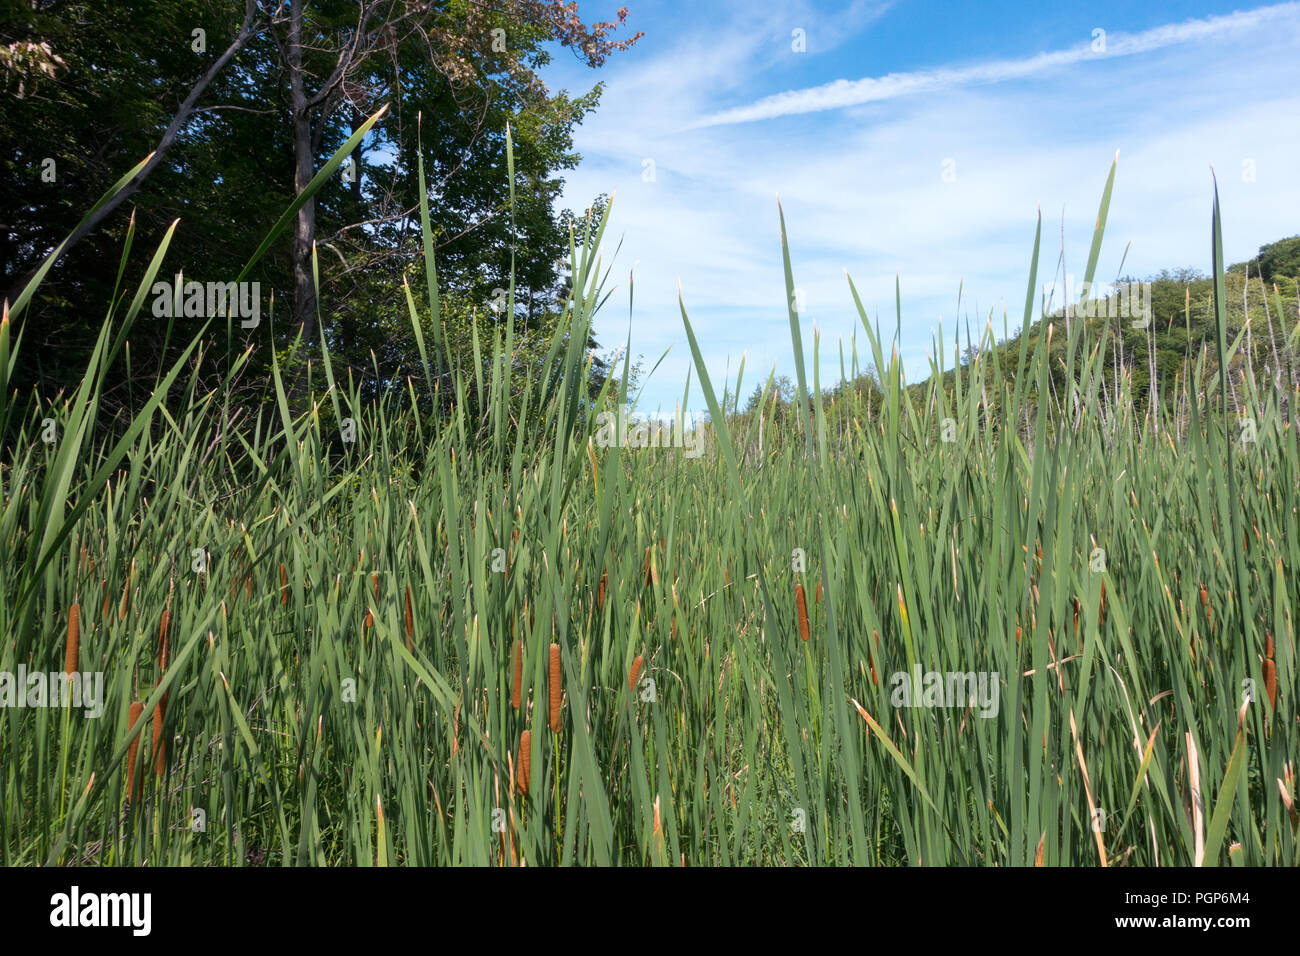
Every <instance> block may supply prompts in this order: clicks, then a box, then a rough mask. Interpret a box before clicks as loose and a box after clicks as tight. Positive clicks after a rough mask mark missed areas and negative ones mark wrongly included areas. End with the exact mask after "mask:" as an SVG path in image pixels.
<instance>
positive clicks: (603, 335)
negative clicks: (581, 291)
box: [566, 4, 1300, 409]
mask: <svg viewBox="0 0 1300 956" xmlns="http://www.w3.org/2000/svg"><path fill="white" fill-rule="evenodd" d="M1298 10H1300V4H1289V5H1286V6H1283V7H1269V8H1264V10H1262V11H1252V12H1249V13H1245V14H1233V15H1232V16H1231V17H1221V18H1215V19H1212V20H1206V21H1194V22H1193V24H1177V25H1174V26H1171V27H1163V28H1159V29H1157V30H1148V31H1145V32H1143V33H1135V34H1132V35H1131V36H1128V37H1125V36H1120V35H1118V34H1115V33H1112V34H1111V35H1110V36H1109V37H1108V44H1107V45H1108V52H1112V55H1110V56H1108V57H1107V58H1106V59H1107V62H1106V64H1105V66H1104V68H1101V69H1085V68H1083V67H1082V66H1080V65H1076V66H1075V67H1074V68H1066V69H1056V70H1046V69H1040V70H1038V71H1037V72H1031V73H1029V74H1026V76H1030V77H1032V82H1025V81H1023V80H1021V81H1012V82H1006V83H1002V84H990V83H988V82H975V81H969V82H965V83H957V84H955V85H950V86H947V87H944V88H943V89H944V93H943V95H918V96H914V97H907V98H899V99H894V100H877V101H873V102H866V103H861V104H859V105H856V106H853V107H850V108H847V109H841V110H838V111H835V112H826V111H819V112H815V113H810V114H802V113H800V114H791V115H782V116H781V117H780V118H779V119H778V120H777V121H776V122H771V123H752V124H734V123H728V124H722V125H711V126H710V125H703V124H700V123H698V122H697V123H692V122H691V118H692V117H701V116H705V115H706V114H709V113H710V111H712V110H716V105H717V100H718V98H719V97H721V96H730V95H731V94H732V93H734V92H735V91H736V90H740V89H743V88H744V87H745V86H746V85H749V84H752V83H753V81H754V79H755V74H756V72H757V70H758V68H757V67H754V66H751V65H750V64H751V63H754V62H761V61H763V58H764V57H766V56H767V55H768V51H769V48H770V45H771V37H772V36H773V35H775V34H774V30H775V29H776V27H774V25H773V22H764V23H761V24H756V25H754V26H753V28H752V29H751V30H735V31H724V32H726V33H727V36H728V40H727V42H726V43H725V44H720V45H718V46H717V47H716V50H714V53H715V54H716V57H715V58H714V59H709V58H708V57H707V56H703V55H702V54H703V53H704V52H707V50H708V49H709V48H708V45H707V44H704V45H703V46H702V41H701V40H700V38H699V37H698V36H697V35H695V34H692V33H691V32H690V30H689V28H688V29H685V30H684V31H683V34H682V38H681V40H680V41H679V42H678V44H677V46H676V47H675V48H674V49H672V50H669V51H667V52H666V53H664V54H663V55H662V56H660V57H658V58H656V59H654V60H652V61H650V62H649V63H646V64H644V65H641V66H638V67H637V68H636V69H634V70H628V71H625V72H622V73H620V72H614V73H611V76H610V82H609V85H608V87H607V90H606V93H605V96H604V98H603V100H602V105H601V109H600V110H599V111H597V113H596V114H594V115H593V117H592V118H591V120H589V121H588V122H587V123H585V124H584V125H583V126H582V127H581V128H580V129H579V130H578V142H577V146H578V149H579V150H580V151H581V152H582V153H583V154H584V156H585V160H584V162H583V164H582V166H581V167H580V168H579V169H577V170H574V171H572V172H571V173H569V174H568V175H567V177H566V179H567V187H566V201H567V204H568V205H569V206H571V207H572V208H582V207H583V205H585V204H586V203H587V202H589V201H590V198H591V197H592V196H594V195H595V194H596V193H598V192H608V191H610V190H611V189H616V190H617V192H616V196H615V201H614V207H613V215H612V221H611V224H610V227H609V230H608V232H607V249H608V250H610V251H612V250H613V248H614V246H615V245H616V244H617V243H618V241H619V239H620V238H622V239H623V240H624V244H623V248H622V250H621V252H620V253H619V262H618V263H616V264H615V268H614V269H613V271H612V272H611V277H612V281H614V282H616V283H617V284H618V285H619V286H620V289H619V291H618V292H617V293H616V294H615V295H614V296H613V297H612V298H611V299H610V300H609V303H608V304H607V305H606V308H605V310H604V311H602V313H601V315H600V316H599V317H598V319H597V326H596V334H597V338H598V339H599V340H600V341H601V342H602V344H604V345H606V346H608V347H621V346H622V345H623V343H624V340H625V338H626V335H627V329H628V311H627V308H628V307H627V292H626V277H627V273H628V269H629V268H630V267H631V266H632V264H633V263H634V262H635V263H636V270H635V274H636V303H635V309H634V312H633V316H632V320H631V321H632V348H633V352H634V354H642V355H644V356H646V358H647V366H648V365H652V364H653V363H654V362H655V361H656V360H657V359H658V358H659V356H660V354H661V353H662V352H663V351H664V350H665V349H667V348H669V347H670V346H671V347H672V350H671V352H670V353H669V355H668V358H666V359H665V360H664V362H663V364H662V365H661V366H660V368H659V370H658V372H657V373H656V374H655V376H654V380H653V381H652V382H651V383H649V385H648V387H647V389H646V397H645V402H644V404H645V405H647V406H648V407H649V408H651V409H653V408H654V407H655V406H661V407H663V408H667V409H671V408H672V407H673V405H674V404H675V403H676V402H678V401H680V399H681V394H682V388H683V385H684V383H685V380H686V375H687V372H688V370H690V369H691V367H692V362H691V356H690V351H689V348H688V346H687V343H686V338H685V335H684V333H683V329H682V322H681V315H680V312H679V310H678V306H677V281H678V279H679V278H680V280H681V282H682V286H683V290H684V296H685V302H686V307H687V311H688V314H689V315H690V318H691V322H692V325H693V328H694V330H695V334H696V336H697V337H698V339H699V341H700V345H701V348H702V350H703V352H704V356H705V359H706V362H707V365H708V368H709V370H710V374H711V375H712V376H713V381H714V385H715V387H716V388H717V389H718V390H719V392H720V391H721V390H722V388H723V384H722V381H723V375H724V373H727V377H728V379H729V380H730V381H731V382H733V383H734V377H735V372H736V369H737V367H738V364H739V360H740V356H741V355H742V353H747V356H748V361H747V364H746V382H745V385H744V391H745V392H748V391H750V390H751V388H752V386H753V384H754V383H755V382H756V381H757V380H758V379H760V378H765V377H766V375H767V373H768V371H769V370H770V368H771V366H772V363H773V362H774V361H775V362H776V363H777V365H778V369H777V371H778V374H789V375H791V376H793V363H792V360H791V346H790V330H789V322H788V317H787V315H786V311H785V286H784V280H783V274H782V266H781V244H780V234H779V229H778V223H777V215H776V199H775V196H776V194H777V193H778V192H779V193H780V196H781V200H782V203H783V205H784V209H785V215H786V223H787V227H788V230H789V235H790V248H791V252H792V258H793V267H794V275H795V280H796V284H797V285H798V286H799V287H800V288H801V289H802V290H803V292H804V294H805V296H806V299H807V309H806V311H805V312H804V313H803V315H802V319H803V322H804V325H803V337H804V343H805V349H806V350H811V347H812V327H813V324H814V323H816V324H817V325H818V326H819V327H820V328H821V331H822V335H823V338H822V353H821V354H822V361H823V369H822V384H823V385H824V386H826V385H830V384H832V382H833V380H834V379H836V378H838V375H839V352H838V340H839V339H840V338H844V339H845V340H846V350H847V339H848V337H849V336H852V335H854V334H856V335H857V337H858V348H859V353H860V355H862V356H863V357H864V359H865V358H866V357H867V352H868V347H867V343H866V340H865V336H864V335H863V334H862V328H861V324H860V321H859V319H858V316H857V314H856V310H855V309H854V306H853V301H852V297H851V295H850V292H849V289H848V284H847V283H846V281H845V278H844V269H846V268H847V269H848V271H849V272H850V274H851V275H852V276H853V279H854V281H855V283H856V285H857V288H858V291H859V293H860V295H861V297H862V301H863V305H864V307H865V308H866V310H867V312H868V315H869V316H871V317H872V319H874V318H875V316H876V315H877V314H878V315H879V318H880V326H881V328H882V330H883V331H884V332H885V334H886V337H889V336H890V335H892V332H893V328H894V321H895V319H894V281H895V275H896V274H899V275H901V286H902V298H903V340H902V353H903V356H904V363H905V366H906V369H907V373H908V379H909V380H910V381H916V380H920V379H921V378H922V377H924V375H925V374H926V373H927V372H928V363H927V360H926V351H927V349H928V348H929V347H930V340H931V329H932V328H933V327H935V326H936V325H937V323H938V320H939V317H940V316H941V315H942V316H943V317H944V338H945V342H946V349H947V351H948V353H949V357H950V358H951V351H952V336H953V332H954V328H955V325H954V321H955V320H959V321H960V323H961V327H962V330H963V338H964V335H965V327H966V322H967V318H968V317H969V323H970V328H971V332H972V333H973V334H975V335H977V336H978V335H979V334H981V332H982V331H983V329H984V326H985V322H986V320H987V317H988V313H989V309H990V308H993V309H994V315H993V326H994V329H995V333H996V334H997V335H998V336H1001V334H1002V328H1003V326H1002V308H1003V303H1004V302H1005V304H1006V309H1007V313H1008V319H1009V326H1010V328H1011V329H1015V328H1016V327H1018V325H1019V324H1020V317H1021V312H1022V309H1023V305H1024V296H1025V283H1026V279H1027V274H1028V266H1029V257H1030V251H1031V244H1032V240H1033V229H1034V213H1035V207H1036V205H1037V204H1038V203H1039V202H1040V201H1041V203H1042V207H1043V245H1042V253H1041V257H1040V263H1039V283H1040V284H1041V283H1043V282H1050V281H1051V279H1052V273H1053V271H1054V269H1055V267H1056V264H1057V258H1058V255H1059V253H1060V245H1061V228H1062V222H1061V216H1062V209H1064V213H1065V221H1064V227H1065V233H1066V236H1065V239H1066V265H1067V267H1068V268H1069V269H1070V271H1071V272H1073V273H1075V274H1076V275H1078V274H1080V273H1081V272H1082V269H1083V264H1084V259H1085V258H1086V254H1087V247H1088V243H1089V241H1090V238H1091V232H1092V227H1093V220H1094V217H1095V215H1096V210H1097V203H1098V201H1099V199H1100V196H1101V191H1102V186H1103V184H1104V180H1105V176H1106V171H1107V165H1108V164H1109V162H1110V160H1111V157H1112V156H1113V155H1114V153H1115V150H1116V149H1117V148H1118V149H1121V156H1120V164H1119V171H1118V174H1117V178H1116V186H1115V193H1114V197H1113V200H1112V205H1111V217H1110V223H1109V225H1108V227H1107V232H1106V242H1105V245H1104V247H1103V255H1102V259H1101V263H1100V267H1099V270H1098V277H1099V278H1101V279H1110V278H1112V277H1113V276H1114V274H1115V271H1116V270H1117V269H1118V268H1119V261H1120V257H1121V256H1122V255H1123V253H1124V248H1125V244H1126V243H1127V242H1128V241H1129V240H1130V239H1131V240H1133V245H1132V249H1131V250H1130V252H1129V254H1128V259H1127V262H1126V264H1125V267H1124V271H1125V272H1127V273H1130V274H1133V275H1139V276H1141V275H1147V274H1150V273H1152V272H1154V271H1157V270H1159V269H1160V268H1162V267H1166V266H1168V267H1175V266H1184V265H1190V266H1194V267H1199V268H1202V269H1204V268H1206V267H1207V266H1208V251H1209V238H1208V237H1209V197H1210V178H1209V165H1210V164H1211V163H1213V164H1214V165H1215V168H1216V169H1217V170H1218V173H1219V188H1220V195H1221V198H1222V201H1223V206H1224V225H1225V242H1226V246H1227V255H1228V258H1229V261H1236V260H1240V259H1244V258H1246V257H1248V256H1249V255H1252V254H1253V253H1254V251H1255V248H1256V247H1257V246H1258V245H1259V244H1260V243H1261V242H1266V241H1271V240H1273V239H1276V238H1279V237H1281V236H1283V235H1291V234H1293V233H1295V232H1296V231H1297V226H1298V225H1300V224H1298V223H1296V221H1295V210H1296V209H1300V124H1297V122H1296V119H1295V118H1296V117H1297V116H1300V67H1298V66H1297V62H1296V60H1295V57H1294V55H1293V50H1294V43H1295V40H1296V36H1297V34H1298V33H1300V18H1297V17H1296V13H1297V11H1298ZM1279 11H1282V12H1284V13H1285V12H1289V14H1290V15H1291V17H1292V20H1291V22H1289V23H1285V22H1284V21H1283V20H1281V19H1279V17H1280V16H1281V15H1282V14H1281V13H1279ZM774 22H777V23H779V24H780V25H782V26H784V25H785V24H786V23H788V17H782V18H781V19H780V20H779V21H774ZM1226 22H1230V23H1231V26H1225V25H1223V24H1224V23H1226ZM1216 24H1218V25H1217V26H1216ZM1172 37H1177V38H1179V39H1176V40H1175V39H1171V38H1172ZM1125 44H1129V46H1125ZM1133 44H1141V45H1142V48H1143V50H1144V51H1145V52H1146V54H1147V55H1145V56H1142V57H1132V56H1128V57H1125V56H1119V57H1116V56H1114V55H1113V51H1114V50H1115V49H1117V48H1118V49H1130V50H1133V51H1136V47H1133V46H1132V45H1133ZM1036 59H1037V58H1032V57H1031V58H1029V59H1028V60H1026V61H1004V62H1022V63H1027V62H1033V61H1036ZM963 69H966V70H969V69H971V68H968V67H967V68H955V69H952V70H939V71H934V72H935V73H938V74H947V75H952V74H960V73H961V72H962V70H963ZM760 102H762V101H760ZM712 115H717V114H712ZM683 123H685V124H686V125H687V126H690V127H693V128H691V129H689V130H688V131H683V128H682V127H683ZM644 157H652V158H654V159H655V161H656V172H657V176H656V180H655V181H654V182H644V181H643V180H642V175H641V174H642V166H641V161H642V159H643V158H644ZM945 158H952V159H954V161H955V168H956V173H957V178H956V181H955V182H952V183H948V182H944V181H943V179H942V178H941V171H942V167H941V164H942V161H943V160H944V159H945ZM1246 159H1251V160H1253V161H1254V167H1255V171H1256V176H1257V178H1256V181H1255V182H1247V181H1245V180H1244V179H1243V177H1242V163H1243V161H1244V160H1246ZM963 277H964V280H965V286H964V290H963V297H962V308H961V312H960V315H958V313H957V308H956V305H957V292H958V286H959V283H961V282H962V280H963ZM977 307H978V308H977ZM691 396H692V398H691V401H692V406H693V407H694V408H696V409H698V408H699V407H702V399H701V397H700V390H699V385H698V377H697V376H694V375H693V376H692V387H691Z"/></svg>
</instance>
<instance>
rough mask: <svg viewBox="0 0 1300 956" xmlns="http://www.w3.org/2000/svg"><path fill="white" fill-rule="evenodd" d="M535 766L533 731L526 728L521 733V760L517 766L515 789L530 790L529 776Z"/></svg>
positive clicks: (521, 791) (520, 790) (523, 791)
mask: <svg viewBox="0 0 1300 956" xmlns="http://www.w3.org/2000/svg"><path fill="white" fill-rule="evenodd" d="M532 768H533V733H532V731H531V730H525V731H524V732H523V733H522V734H520V735H519V762H518V764H516V766H515V789H516V790H518V791H519V792H520V793H527V792H528V777H529V775H530V772H531V771H532Z"/></svg>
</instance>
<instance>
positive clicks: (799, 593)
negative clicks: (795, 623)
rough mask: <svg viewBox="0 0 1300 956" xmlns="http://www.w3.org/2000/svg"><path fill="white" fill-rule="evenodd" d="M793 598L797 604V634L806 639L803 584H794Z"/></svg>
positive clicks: (806, 611) (806, 602) (805, 602)
mask: <svg viewBox="0 0 1300 956" xmlns="http://www.w3.org/2000/svg"><path fill="white" fill-rule="evenodd" d="M794 600H795V603H796V604H797V605H799V636H800V637H802V638H803V639H804V640H805V641H806V640H808V600H807V598H805V597H804V596H803V585H802V584H796V585H795V586H794Z"/></svg>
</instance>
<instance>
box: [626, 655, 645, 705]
mask: <svg viewBox="0 0 1300 956" xmlns="http://www.w3.org/2000/svg"><path fill="white" fill-rule="evenodd" d="M644 663H645V658H643V657H642V656H641V655H640V654H638V655H637V656H636V660H634V661H633V662H632V670H631V672H629V674H628V675H627V689H628V691H630V692H631V693H632V695H633V696H635V695H636V681H637V678H638V677H640V676H641V665H642V664H644Z"/></svg>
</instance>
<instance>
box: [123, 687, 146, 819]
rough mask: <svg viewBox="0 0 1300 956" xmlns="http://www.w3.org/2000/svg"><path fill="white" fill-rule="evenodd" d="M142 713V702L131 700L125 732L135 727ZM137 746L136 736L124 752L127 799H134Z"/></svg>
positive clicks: (138, 739)
mask: <svg viewBox="0 0 1300 956" xmlns="http://www.w3.org/2000/svg"><path fill="white" fill-rule="evenodd" d="M142 713H144V703H143V702H141V701H138V700H137V701H133V702H132V704H131V710H130V712H129V713H128V719H127V725H126V731H127V733H130V732H131V731H132V730H134V729H135V723H136V721H137V720H139V719H140V715H141V714H142ZM139 748H140V738H139V737H136V738H135V740H133V741H131V746H130V747H129V748H128V749H127V752H126V780H127V783H126V799H127V800H128V801H134V800H135V758H136V754H137V752H138V751H139Z"/></svg>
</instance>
